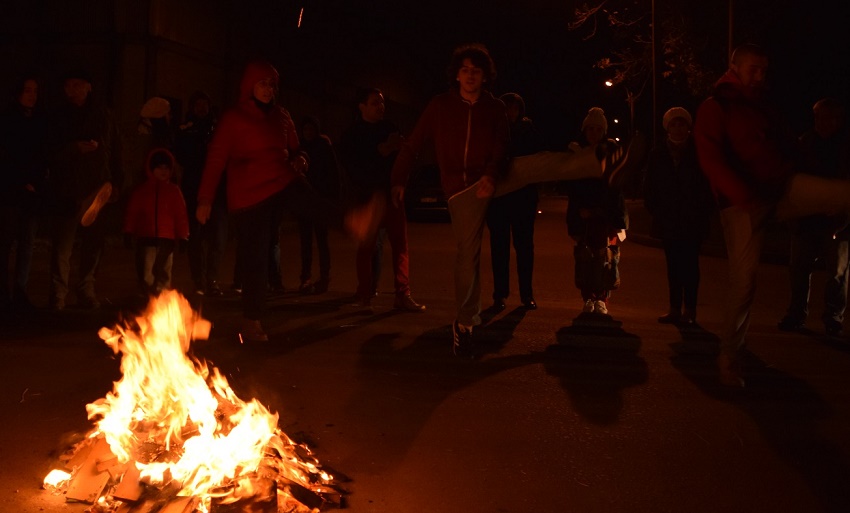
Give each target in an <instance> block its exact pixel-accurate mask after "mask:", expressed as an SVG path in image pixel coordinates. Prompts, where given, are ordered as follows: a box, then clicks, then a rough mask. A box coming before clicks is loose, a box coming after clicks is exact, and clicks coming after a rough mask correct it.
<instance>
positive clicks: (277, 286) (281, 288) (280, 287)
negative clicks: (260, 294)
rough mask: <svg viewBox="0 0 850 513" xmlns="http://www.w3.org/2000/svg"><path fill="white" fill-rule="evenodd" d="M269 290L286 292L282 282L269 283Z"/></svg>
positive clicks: (279, 292)
mask: <svg viewBox="0 0 850 513" xmlns="http://www.w3.org/2000/svg"><path fill="white" fill-rule="evenodd" d="M269 292H271V293H272V294H283V293H284V292H286V287H284V286H283V283H269Z"/></svg>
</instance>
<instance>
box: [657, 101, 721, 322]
mask: <svg viewBox="0 0 850 513" xmlns="http://www.w3.org/2000/svg"><path fill="white" fill-rule="evenodd" d="M692 125H693V118H692V117H691V114H690V113H689V112H688V111H687V110H685V109H684V108H682V107H673V108H671V109H670V110H668V111H667V112H665V113H664V117H663V127H664V131H665V132H666V134H667V137H666V139H665V140H664V141H663V142H661V143H660V144H658V146H656V147H655V148H654V149H653V150H652V152H651V153H650V155H649V161H648V163H647V168H646V182H645V187H646V189H645V193H644V206H645V207H646V210H647V211H648V212H649V213H650V215H652V226H651V229H650V234H651V235H652V236H653V237H656V238H658V239H661V242H662V244H663V246H664V256H665V257H666V259H667V286H668V289H669V298H670V308H669V311H668V312H667V313H666V314H664V315H662V316H661V317H659V318H658V322H660V323H665V324H678V323H683V324H695V323H696V317H697V297H698V293H699V281H700V270H699V252H700V246H701V245H702V243H703V241H704V240H705V239H706V238H707V237H708V234H709V229H710V222H711V214H712V212H714V200H713V198H712V196H711V189H709V187H708V181H707V180H706V178H705V175H704V174H703V173H702V170H701V169H700V167H699V162H698V161H697V153H696V147H695V146H694V142H693V137H691V126H692ZM683 307H684V310H683Z"/></svg>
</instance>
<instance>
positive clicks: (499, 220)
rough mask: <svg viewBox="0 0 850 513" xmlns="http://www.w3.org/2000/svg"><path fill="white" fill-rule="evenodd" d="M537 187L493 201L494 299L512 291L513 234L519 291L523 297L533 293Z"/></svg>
mask: <svg viewBox="0 0 850 513" xmlns="http://www.w3.org/2000/svg"><path fill="white" fill-rule="evenodd" d="M535 187H536V186H530V187H525V188H523V189H520V190H518V191H515V192H511V193H508V194H506V195H504V196H500V197H498V198H494V199H493V200H492V201H490V206H489V208H488V210H487V228H488V229H489V230H490V258H491V260H492V267H493V299H494V300H498V299H504V298H507V297H508V295H510V291H511V289H510V264H511V237H512V236H513V243H514V251H515V252H516V270H517V278H518V281H519V295H520V297H521V298H522V299H529V298H531V297H533V296H534V293H533V290H532V286H531V278H532V272H533V270H534V220H535V219H536V217H537V189H536V188H535Z"/></svg>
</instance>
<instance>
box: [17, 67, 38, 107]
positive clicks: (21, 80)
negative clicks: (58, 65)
mask: <svg viewBox="0 0 850 513" xmlns="http://www.w3.org/2000/svg"><path fill="white" fill-rule="evenodd" d="M28 80H33V81H34V82H35V83H36V84H37V85H38V87H39V92H38V96H39V103H41V101H40V100H41V95H42V94H43V93H42V91H41V90H40V89H41V76H40V75H39V74H38V73H34V72H31V73H23V74H21V75H18V76H17V77H16V78H15V81H14V82H12V86H11V88H10V89H9V94H10V95H11V96H12V99H13V100H14V101H18V97H19V96H20V95H21V93H23V92H24V85H25V84H26V83H27V81H28Z"/></svg>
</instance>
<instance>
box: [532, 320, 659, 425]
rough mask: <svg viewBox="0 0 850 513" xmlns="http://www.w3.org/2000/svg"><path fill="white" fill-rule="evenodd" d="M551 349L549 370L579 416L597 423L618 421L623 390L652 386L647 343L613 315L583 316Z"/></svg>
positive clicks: (561, 333)
mask: <svg viewBox="0 0 850 513" xmlns="http://www.w3.org/2000/svg"><path fill="white" fill-rule="evenodd" d="M555 336H556V340H557V343H556V344H554V345H551V346H549V347H547V348H546V351H545V357H544V365H545V368H546V372H548V373H549V374H550V375H552V376H555V377H557V378H558V379H559V380H560V382H561V386H562V387H563V388H564V390H566V392H567V394H568V395H569V397H570V400H571V401H572V404H573V407H574V408H575V410H576V412H578V413H579V414H580V415H582V416H583V417H584V418H586V419H587V420H589V421H590V422H593V423H594V424H603V425H604V424H612V423H614V422H617V420H618V419H619V416H620V412H621V411H622V409H623V390H624V389H626V388H628V387H632V386H636V385H640V384H641V383H644V382H646V380H647V378H648V376H649V372H648V370H647V364H646V362H645V361H644V360H643V358H641V357H640V356H639V355H638V352H639V351H640V344H641V340H640V338H639V337H638V336H636V335H634V334H631V333H628V332H626V331H625V330H623V328H622V323H621V322H619V321H616V320H614V319H612V318H611V316H609V315H599V314H593V313H581V314H580V315H579V316H578V317H576V318H575V319H574V320H573V323H572V325H571V326H566V327H563V328H561V329H559V330H558V331H557V333H556V334H555Z"/></svg>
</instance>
